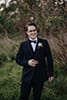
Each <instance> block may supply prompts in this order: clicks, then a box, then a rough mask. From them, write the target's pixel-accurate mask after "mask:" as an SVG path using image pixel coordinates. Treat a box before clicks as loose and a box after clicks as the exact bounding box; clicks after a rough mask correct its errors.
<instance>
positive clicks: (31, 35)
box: [26, 25, 37, 39]
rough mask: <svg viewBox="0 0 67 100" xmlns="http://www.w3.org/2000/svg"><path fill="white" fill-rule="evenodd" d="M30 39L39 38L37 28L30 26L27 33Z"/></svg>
mask: <svg viewBox="0 0 67 100" xmlns="http://www.w3.org/2000/svg"><path fill="white" fill-rule="evenodd" d="M26 34H27V35H28V38H31V39H35V38H36V37H37V29H36V27H35V26H33V25H31V26H28V30H27V32H26Z"/></svg>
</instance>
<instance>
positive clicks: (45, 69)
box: [16, 38, 53, 84]
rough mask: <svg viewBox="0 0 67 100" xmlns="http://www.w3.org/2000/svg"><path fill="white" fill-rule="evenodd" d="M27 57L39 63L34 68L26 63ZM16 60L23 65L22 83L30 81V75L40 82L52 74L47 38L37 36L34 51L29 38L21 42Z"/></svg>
mask: <svg viewBox="0 0 67 100" xmlns="http://www.w3.org/2000/svg"><path fill="white" fill-rule="evenodd" d="M29 59H36V60H38V62H39V63H38V64H37V65H36V67H35V68H33V67H32V66H29V65H28V60H29ZM16 62H17V63H18V64H19V65H22V66H23V74H22V80H23V82H24V83H26V82H27V84H28V83H30V82H31V80H32V77H34V80H35V81H36V82H41V81H45V80H47V78H48V77H49V76H53V60H52V55H51V51H50V48H49V44H48V42H47V40H44V39H41V38H38V42H37V45H36V50H35V52H33V49H32V47H31V44H30V42H29V40H27V41H24V42H22V43H21V45H20V47H19V50H18V53H17V55H16Z"/></svg>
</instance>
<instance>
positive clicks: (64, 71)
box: [0, 0, 67, 100]
mask: <svg viewBox="0 0 67 100" xmlns="http://www.w3.org/2000/svg"><path fill="white" fill-rule="evenodd" d="M29 21H30V22H35V23H36V24H37V26H38V28H39V36H40V37H42V38H44V39H47V40H48V42H49V44H50V47H51V51H52V55H53V60H54V77H55V79H54V81H53V82H51V83H50V84H49V82H48V81H47V82H46V84H45V85H44V89H43V93H42V100H67V0H0V100H18V98H19V95H20V85H21V73H22V69H23V68H22V67H21V66H19V65H17V64H16V62H15V56H16V53H17V50H18V47H19V45H20V43H21V41H24V40H25V39H26V36H25V33H24V25H25V24H26V23H27V22H29ZM30 100H32V90H31V94H30Z"/></svg>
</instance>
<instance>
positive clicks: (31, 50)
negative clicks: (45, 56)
mask: <svg viewBox="0 0 67 100" xmlns="http://www.w3.org/2000/svg"><path fill="white" fill-rule="evenodd" d="M28 45H29V46H28V47H29V51H30V52H31V53H34V51H33V48H32V46H31V44H30V42H29V40H28Z"/></svg>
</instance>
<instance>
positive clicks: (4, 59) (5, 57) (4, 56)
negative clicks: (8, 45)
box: [0, 52, 7, 66]
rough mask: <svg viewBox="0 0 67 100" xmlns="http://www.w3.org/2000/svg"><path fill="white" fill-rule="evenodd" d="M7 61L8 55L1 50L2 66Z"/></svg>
mask: <svg viewBox="0 0 67 100" xmlns="http://www.w3.org/2000/svg"><path fill="white" fill-rule="evenodd" d="M6 61H7V55H6V54H5V53H4V52H0V66H1V65H2V64H4V62H6Z"/></svg>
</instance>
